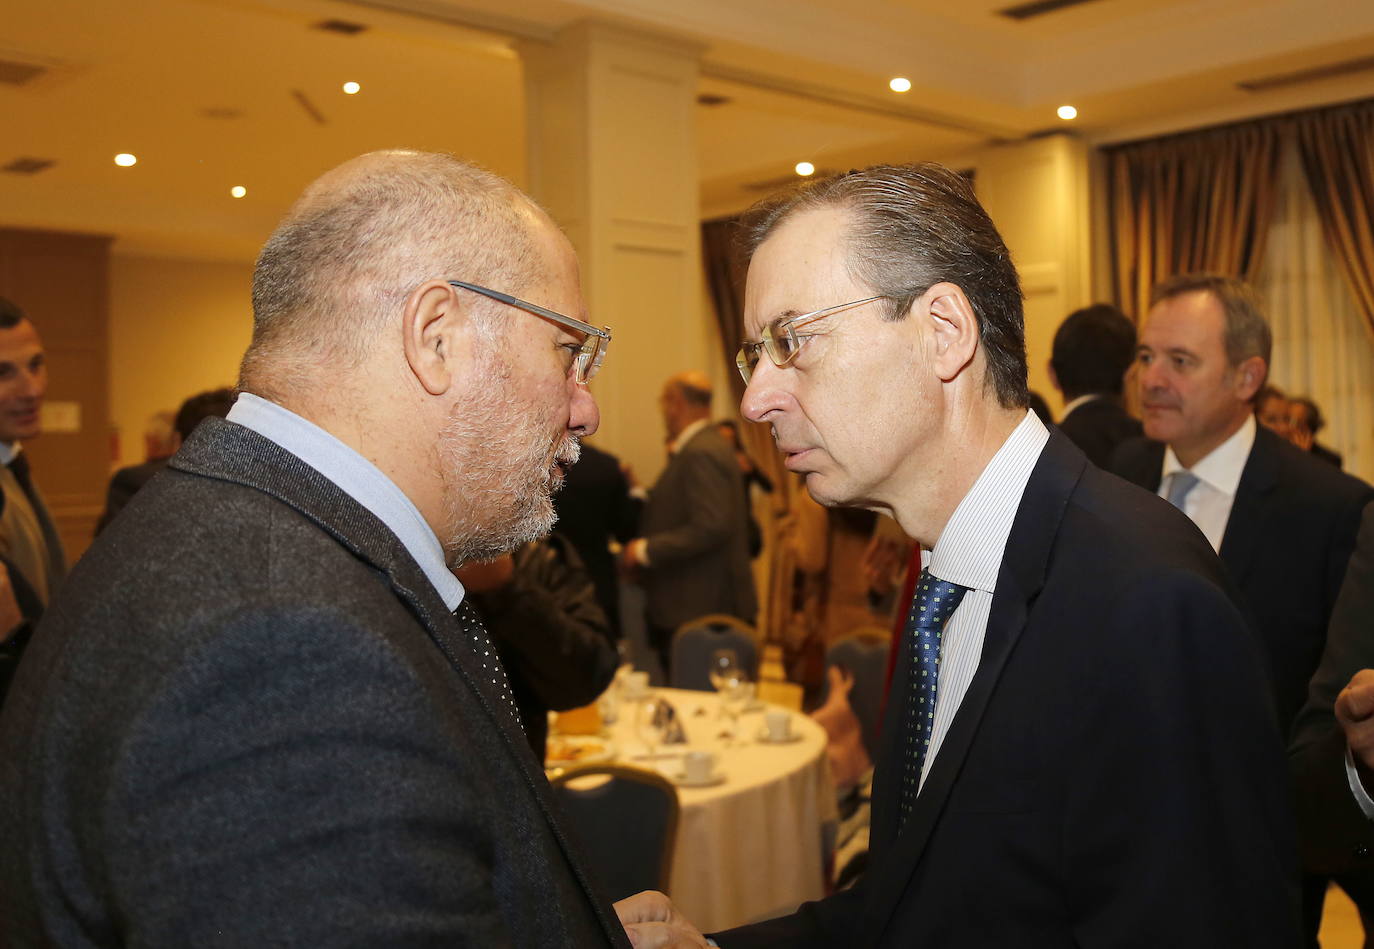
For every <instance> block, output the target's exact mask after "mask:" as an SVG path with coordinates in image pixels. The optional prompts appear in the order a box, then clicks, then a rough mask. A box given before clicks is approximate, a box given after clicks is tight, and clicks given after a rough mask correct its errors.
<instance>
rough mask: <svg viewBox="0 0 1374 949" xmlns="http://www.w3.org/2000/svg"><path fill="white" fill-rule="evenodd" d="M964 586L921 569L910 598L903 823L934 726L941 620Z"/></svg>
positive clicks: (938, 676)
mask: <svg viewBox="0 0 1374 949" xmlns="http://www.w3.org/2000/svg"><path fill="white" fill-rule="evenodd" d="M966 592H968V588H967V587H961V586H959V584H957V583H950V582H949V581H948V580H940V579H938V578H936V577H933V576H931V575H930V571H929V570H922V571H921V579H920V581H919V582H918V583H917V584H916V595H915V596H914V597H912V600H911V615H910V616H909V617H907V621H906V632H905V633H904V634H903V635H905V636H907V637H908V638H909V639H910V640H911V687H910V688H909V689H908V690H907V717H906V728H905V729H904V731H905V734H906V749H905V753H904V754H903V758H904V759H905V764H904V766H903V769H902V790H901V797H900V801H901V816H900V820H901V822H902V823H906V819H907V816H908V815H909V814H910V813H911V808H912V805H914V804H915V803H916V792H917V791H919V790H920V788H921V768H922V767H923V766H924V765H925V760H926V753H927V752H928V751H929V750H930V735H931V730H932V729H933V728H934V727H935V696H936V689H937V687H938V686H939V684H940V642H941V637H942V635H943V631H944V628H945V622H946V621H947V620H948V619H949V617H950V615H951V614H953V612H954V610H955V608H956V607H958V605H959V601H960V600H962V599H963V598H964V594H965V593H966Z"/></svg>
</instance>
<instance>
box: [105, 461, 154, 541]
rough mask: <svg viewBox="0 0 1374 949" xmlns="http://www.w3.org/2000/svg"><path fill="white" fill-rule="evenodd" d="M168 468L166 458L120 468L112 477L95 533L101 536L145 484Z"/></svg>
mask: <svg viewBox="0 0 1374 949" xmlns="http://www.w3.org/2000/svg"><path fill="white" fill-rule="evenodd" d="M166 467H167V459H166V458H154V459H152V460H151V461H145V462H143V463H142V464H139V465H129V466H128V467H127V468H120V469H119V470H118V471H116V472H115V473H114V474H113V475H111V476H110V487H109V490H108V491H107V492H106V494H105V511H104V513H102V514H101V515H100V520H98V521H96V524H95V532H96V533H97V534H99V533H100V532H101V531H103V530H104V529H105V528H106V526H108V525H109V523H110V521H112V520H114V518H115V515H116V514H118V513H119V512H120V511H122V510H124V505H126V504H128V503H129V499H130V498H132V497H133V496H134V495H135V494H137V493H138V492H139V491H140V490H141V489H142V488H143V486H144V485H145V484H147V483H148V482H149V481H151V480H153V475H155V474H157V473H158V472H159V471H161V470H162V469H163V468H166Z"/></svg>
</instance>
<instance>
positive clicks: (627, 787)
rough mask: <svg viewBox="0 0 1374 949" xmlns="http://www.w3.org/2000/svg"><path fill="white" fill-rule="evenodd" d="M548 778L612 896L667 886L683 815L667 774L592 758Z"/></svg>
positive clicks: (616, 897)
mask: <svg viewBox="0 0 1374 949" xmlns="http://www.w3.org/2000/svg"><path fill="white" fill-rule="evenodd" d="M584 778H586V779H591V780H589V781H584V780H582V779H584ZM549 784H550V786H551V787H552V788H553V796H554V798H555V799H557V801H558V803H559V805H560V806H561V807H562V808H563V813H564V814H565V815H567V818H568V826H569V827H570V828H571V829H572V833H573V835H574V836H575V837H576V838H577V842H578V843H579V844H580V845H581V849H582V852H583V853H584V854H585V855H586V856H587V860H588V862H589V863H590V864H591V868H592V872H593V873H594V875H595V876H596V878H597V879H598V880H599V881H600V883H601V886H602V889H603V891H604V892H605V893H606V895H607V896H608V897H609V898H610V899H611V900H621V899H624V898H625V897H627V896H632V895H634V894H635V893H638V892H640V891H641V890H660V891H664V892H666V891H667V889H668V871H669V869H670V868H671V867H672V865H673V848H674V845H675V844H676V843H677V821H678V802H677V788H675V787H674V786H673V785H672V783H671V782H670V781H669V780H668V779H667V778H665V777H663V775H661V774H659V773H658V772H657V771H650V770H648V769H645V768H636V767H632V766H630V765H621V764H587V765H574V766H572V767H569V768H566V769H560V770H559V771H556V772H554V773H553V774H551V775H550V777H549Z"/></svg>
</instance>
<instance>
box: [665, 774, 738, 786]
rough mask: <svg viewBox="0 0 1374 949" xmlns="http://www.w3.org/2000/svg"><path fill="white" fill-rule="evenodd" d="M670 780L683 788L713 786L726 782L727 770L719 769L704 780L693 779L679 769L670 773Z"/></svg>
mask: <svg viewBox="0 0 1374 949" xmlns="http://www.w3.org/2000/svg"><path fill="white" fill-rule="evenodd" d="M668 780H669V781H672V782H673V783H674V784H676V785H677V786H678V787H682V788H713V787H715V786H716V785H717V784H723V783H725V772H724V771H717V772H716V773H715V774H713V775H711V776H710V777H708V778H707V779H706V780H704V781H691V780H689V779H688V778H687V775H686V774H684V773H683V772H681V771H679V772H677V773H675V774H670V775H668Z"/></svg>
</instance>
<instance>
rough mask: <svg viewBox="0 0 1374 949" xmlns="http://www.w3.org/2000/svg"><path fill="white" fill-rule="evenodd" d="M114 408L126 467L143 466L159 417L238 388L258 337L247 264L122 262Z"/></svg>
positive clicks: (115, 282) (116, 284)
mask: <svg viewBox="0 0 1374 949" xmlns="http://www.w3.org/2000/svg"><path fill="white" fill-rule="evenodd" d="M110 276H111V279H110V290H111V307H110V357H111V358H110V366H111V374H110V407H111V417H112V419H113V421H114V424H115V427H116V430H117V432H118V435H119V447H120V453H119V457H118V459H116V461H117V464H119V465H130V464H136V463H138V462H141V461H143V460H144V451H143V432H144V430H145V429H146V427H147V424H148V420H149V418H150V417H151V416H152V415H154V414H155V413H157V412H166V411H173V412H174V411H176V409H177V407H178V406H180V405H181V403H182V401H183V400H185V399H186V398H187V397H188V396H191V395H194V394H196V393H197V392H203V391H205V390H206V389H215V388H218V387H220V386H232V385H233V384H234V383H235V382H236V381H237V379H238V367H239V360H240V359H242V358H243V351H244V349H246V348H247V346H248V340H249V338H250V337H251V335H252V329H253V317H252V303H251V299H250V292H251V287H252V279H253V267H252V265H251V264H247V263H219V262H210V261H188V260H171V259H164V258H156V257H115V258H114V259H113V261H112V267H111V275H110Z"/></svg>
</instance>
